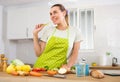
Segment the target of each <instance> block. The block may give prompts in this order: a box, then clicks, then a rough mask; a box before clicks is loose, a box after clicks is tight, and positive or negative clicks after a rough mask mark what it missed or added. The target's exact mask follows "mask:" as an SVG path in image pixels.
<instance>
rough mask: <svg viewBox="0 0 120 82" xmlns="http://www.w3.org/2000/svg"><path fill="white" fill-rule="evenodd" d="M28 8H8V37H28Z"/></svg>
mask: <svg viewBox="0 0 120 82" xmlns="http://www.w3.org/2000/svg"><path fill="white" fill-rule="evenodd" d="M27 18H28V17H27V9H25V8H18V9H17V8H16V9H11V10H8V30H7V33H8V34H7V37H8V39H24V38H26V37H27V32H26V31H27V30H26V29H27Z"/></svg>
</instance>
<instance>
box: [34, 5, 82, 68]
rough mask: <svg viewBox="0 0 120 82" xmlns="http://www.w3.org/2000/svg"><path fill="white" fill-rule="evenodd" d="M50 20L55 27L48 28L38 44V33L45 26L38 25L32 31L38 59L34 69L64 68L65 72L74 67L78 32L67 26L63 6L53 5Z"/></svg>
mask: <svg viewBox="0 0 120 82" xmlns="http://www.w3.org/2000/svg"><path fill="white" fill-rule="evenodd" d="M50 18H51V20H52V22H53V23H54V24H55V25H57V26H56V27H54V28H49V29H48V30H47V31H46V32H45V33H44V34H43V36H42V37H41V40H40V42H39V39H38V33H39V32H40V31H41V30H42V28H44V26H45V24H38V25H36V28H35V29H34V31H33V36H34V39H33V40H34V50H35V53H36V56H37V57H38V59H37V60H36V62H35V64H34V67H40V68H42V67H45V66H48V67H49V69H54V68H60V67H64V68H66V69H67V70H69V69H70V68H71V66H73V65H74V63H75V61H76V59H77V56H78V51H79V46H80V41H81V37H80V32H79V31H78V29H77V28H72V27H70V26H69V24H68V13H67V11H66V9H65V8H64V6H63V5H61V4H55V5H53V6H52V7H51V9H50Z"/></svg>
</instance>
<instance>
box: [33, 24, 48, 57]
mask: <svg viewBox="0 0 120 82" xmlns="http://www.w3.org/2000/svg"><path fill="white" fill-rule="evenodd" d="M42 28H44V24H38V25H36V27H35V29H34V30H33V44H34V50H35V54H36V56H37V57H39V56H40V54H41V53H42V52H43V50H44V48H45V45H46V42H43V41H40V42H39V39H38V33H39V32H40V31H41V30H42Z"/></svg>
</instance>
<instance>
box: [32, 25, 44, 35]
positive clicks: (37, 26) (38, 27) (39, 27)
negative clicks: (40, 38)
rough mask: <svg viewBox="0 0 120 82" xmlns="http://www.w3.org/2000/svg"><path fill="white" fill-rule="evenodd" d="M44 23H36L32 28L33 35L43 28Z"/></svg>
mask: <svg viewBox="0 0 120 82" xmlns="http://www.w3.org/2000/svg"><path fill="white" fill-rule="evenodd" d="M44 26H45V24H38V25H36V26H35V29H34V30H33V35H38V33H39V32H40V31H41V30H42V29H43V28H44Z"/></svg>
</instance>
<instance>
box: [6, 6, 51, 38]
mask: <svg viewBox="0 0 120 82" xmlns="http://www.w3.org/2000/svg"><path fill="white" fill-rule="evenodd" d="M48 9H49V8H47V7H40V6H35V7H34V6H32V7H15V8H12V9H8V16H7V17H8V21H7V27H8V29H7V38H8V39H28V38H32V37H33V36H32V31H33V29H34V27H35V25H36V24H40V23H47V22H48V21H49V12H48ZM41 34H42V33H40V34H39V36H40V35H41Z"/></svg>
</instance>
